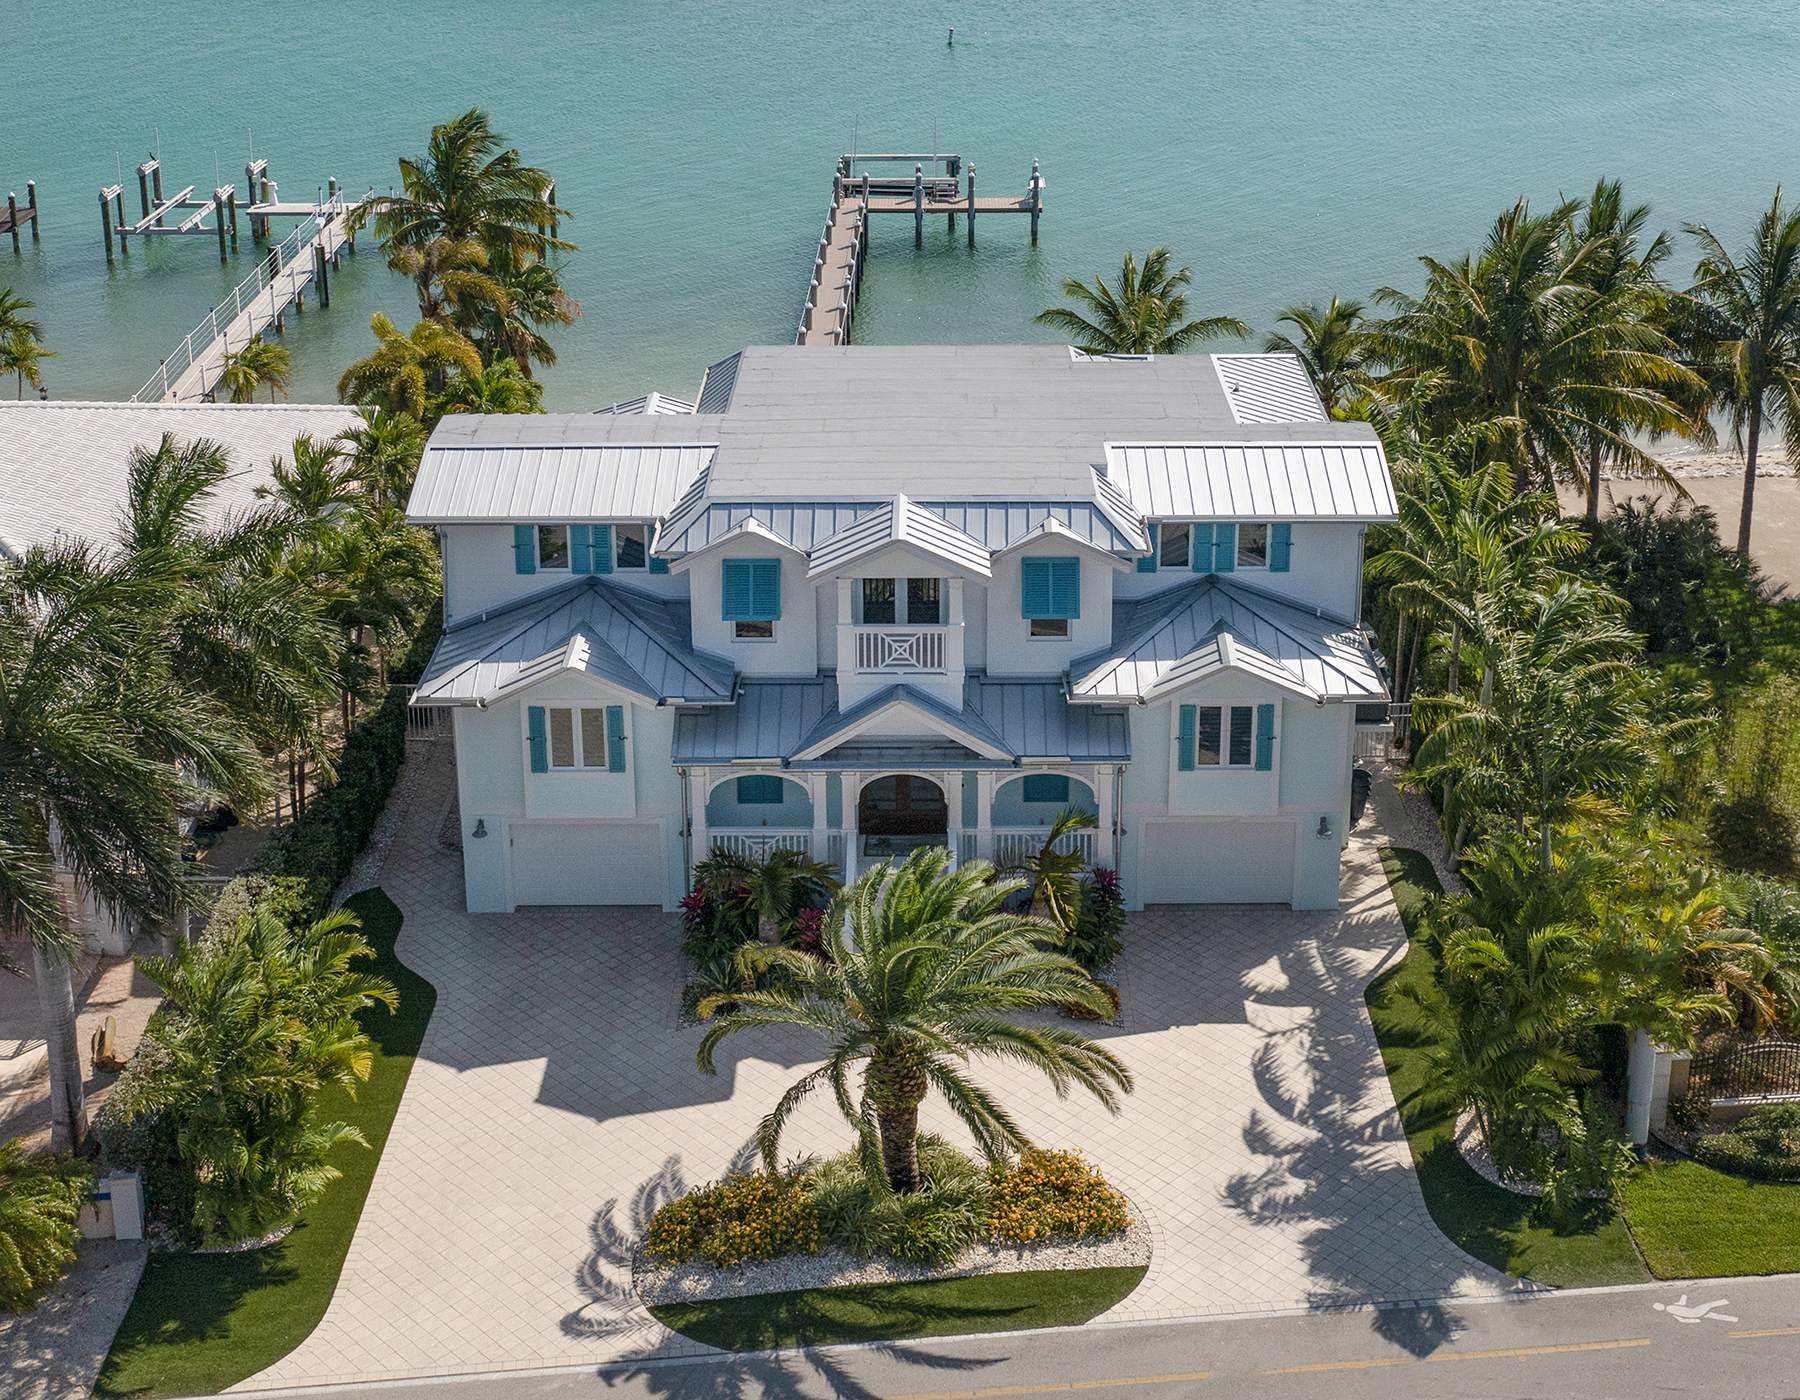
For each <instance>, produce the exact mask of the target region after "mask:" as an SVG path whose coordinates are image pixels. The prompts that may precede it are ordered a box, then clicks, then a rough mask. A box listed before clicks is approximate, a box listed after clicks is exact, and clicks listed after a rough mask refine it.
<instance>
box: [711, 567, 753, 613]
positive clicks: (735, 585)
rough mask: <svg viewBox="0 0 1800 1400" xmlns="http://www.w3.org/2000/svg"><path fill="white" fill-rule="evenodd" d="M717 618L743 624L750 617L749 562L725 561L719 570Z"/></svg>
mask: <svg viewBox="0 0 1800 1400" xmlns="http://www.w3.org/2000/svg"><path fill="white" fill-rule="evenodd" d="M719 616H720V617H721V618H723V619H724V620H725V621H726V622H743V621H746V620H748V618H749V616H750V561H749V560H748V559H727V560H725V562H724V564H723V565H722V566H721V568H720V578H719Z"/></svg>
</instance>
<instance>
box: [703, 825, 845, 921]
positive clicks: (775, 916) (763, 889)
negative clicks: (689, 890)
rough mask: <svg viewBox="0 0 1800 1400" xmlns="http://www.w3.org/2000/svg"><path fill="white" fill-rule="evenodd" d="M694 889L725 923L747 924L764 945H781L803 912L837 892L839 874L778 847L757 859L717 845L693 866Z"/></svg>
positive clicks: (818, 904)
mask: <svg viewBox="0 0 1800 1400" xmlns="http://www.w3.org/2000/svg"><path fill="white" fill-rule="evenodd" d="M694 889H695V890H696V891H697V892H698V893H699V894H700V895H701V896H703V897H704V898H705V899H708V900H710V901H712V902H713V903H714V905H715V906H717V908H718V911H719V913H720V914H721V915H722V916H723V918H724V919H725V920H726V921H727V922H730V923H732V924H734V925H736V926H738V927H743V926H746V925H748V926H749V927H753V928H754V929H755V930H756V936H757V937H758V938H759V939H761V940H762V941H763V942H764V943H770V944H773V943H779V942H780V941H781V939H782V936H783V934H785V933H787V932H788V931H789V930H790V928H791V926H792V924H793V921H794V919H795V917H796V916H797V915H798V914H799V913H800V911H801V910H803V909H814V908H818V907H819V906H821V905H823V904H824V903H826V901H827V900H829V899H830V898H831V896H832V895H834V894H836V893H837V890H838V881H837V875H836V873H835V872H834V871H833V870H832V868H831V867H830V866H829V865H826V864H825V863H824V862H823V861H816V860H813V859H811V858H810V857H808V856H805V855H802V854H801V853H800V852H798V851H790V850H788V849H787V848H786V847H783V846H777V847H775V848H773V849H771V850H768V851H765V852H764V853H763V854H762V855H760V856H753V855H749V854H747V853H746V852H744V851H738V850H730V849H727V848H726V847H724V846H715V847H714V848H713V852H712V854H711V855H709V856H707V857H706V859H705V860H702V861H697V862H696V863H695V865H694Z"/></svg>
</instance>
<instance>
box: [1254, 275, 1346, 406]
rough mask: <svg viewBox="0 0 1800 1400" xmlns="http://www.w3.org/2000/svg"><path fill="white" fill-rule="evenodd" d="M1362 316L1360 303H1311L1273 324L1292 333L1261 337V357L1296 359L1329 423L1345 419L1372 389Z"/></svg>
mask: <svg viewBox="0 0 1800 1400" xmlns="http://www.w3.org/2000/svg"><path fill="white" fill-rule="evenodd" d="M1363 311H1364V307H1363V304H1362V303H1361V302H1360V301H1342V300H1340V299H1339V298H1337V297H1333V298H1332V299H1331V304H1330V305H1329V306H1326V307H1324V308H1323V309H1321V308H1320V307H1319V305H1318V304H1317V303H1316V302H1314V303H1312V304H1310V305H1307V306H1289V307H1285V308H1283V309H1282V311H1281V312H1280V313H1279V314H1278V315H1277V316H1276V317H1275V323H1276V324H1277V325H1288V326H1292V327H1293V334H1288V333H1286V332H1283V331H1270V332H1269V333H1268V335H1266V336H1264V337H1263V347H1262V348H1263V351H1264V353H1265V354H1270V355H1296V356H1298V357H1299V359H1300V363H1301V364H1303V365H1305V366H1306V373H1307V376H1308V377H1309V378H1310V379H1311V380H1312V383H1313V388H1315V389H1317V390H1318V391H1319V399H1320V401H1321V402H1322V403H1323V404H1324V405H1325V411H1326V412H1327V413H1329V414H1330V415H1331V416H1332V417H1333V418H1343V417H1346V416H1348V410H1349V409H1350V408H1351V407H1352V406H1353V405H1354V404H1356V402H1357V401H1358V400H1359V399H1361V398H1363V397H1364V396H1365V395H1367V394H1368V393H1369V392H1370V390H1371V388H1372V387H1373V380H1372V379H1371V377H1370V374H1369V366H1370V363H1371V361H1370V353H1369V352H1370V345H1369V334H1368V328H1367V326H1366V325H1365V324H1364V319H1363Z"/></svg>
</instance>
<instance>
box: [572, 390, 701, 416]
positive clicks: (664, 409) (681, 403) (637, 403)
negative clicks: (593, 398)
mask: <svg viewBox="0 0 1800 1400" xmlns="http://www.w3.org/2000/svg"><path fill="white" fill-rule="evenodd" d="M696 407H697V406H696V405H694V404H691V403H689V402H688V401H687V400H686V399H672V398H670V397H669V396H668V395H667V394H659V393H657V392H656V391H655V390H654V389H652V390H651V391H650V392H649V393H648V394H645V395H644V396H643V397H642V398H636V399H626V400H625V402H624V403H615V404H610V405H608V406H607V407H606V408H596V409H595V410H594V412H595V413H596V414H600V413H610V414H612V415H613V416H614V417H615V418H617V417H620V416H625V415H630V414H634V413H636V414H661V415H670V414H683V413H692V412H694V411H695V409H696Z"/></svg>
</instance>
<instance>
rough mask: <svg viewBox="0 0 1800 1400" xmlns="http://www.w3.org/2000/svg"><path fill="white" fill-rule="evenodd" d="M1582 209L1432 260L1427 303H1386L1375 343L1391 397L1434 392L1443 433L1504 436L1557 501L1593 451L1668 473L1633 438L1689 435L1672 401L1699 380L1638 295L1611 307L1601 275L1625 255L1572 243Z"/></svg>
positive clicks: (1397, 298)
mask: <svg viewBox="0 0 1800 1400" xmlns="http://www.w3.org/2000/svg"><path fill="white" fill-rule="evenodd" d="M1581 207H1582V206H1581V204H1580V202H1579V201H1577V200H1566V201H1564V202H1563V203H1561V204H1559V205H1557V207H1556V208H1555V209H1554V210H1552V211H1551V212H1550V213H1549V214H1545V215H1533V214H1532V212H1531V207H1530V205H1529V204H1528V203H1527V201H1525V200H1520V201H1519V202H1518V203H1517V204H1516V205H1514V206H1513V208H1511V209H1509V210H1508V211H1507V212H1506V213H1504V214H1502V215H1501V216H1500V217H1499V218H1498V219H1497V220H1495V223H1494V227H1493V230H1492V231H1491V232H1490V233H1489V235H1488V240H1487V243H1486V245H1485V246H1484V247H1483V248H1482V250H1481V253H1480V254H1479V255H1478V256H1470V255H1467V254H1465V255H1464V256H1463V257H1462V258H1461V259H1460V260H1459V261H1457V262H1454V263H1442V262H1439V261H1437V260H1436V259H1434V258H1422V259H1420V261H1422V262H1423V263H1424V264H1425V267H1426V270H1427V276H1426V290H1425V294H1424V295H1423V296H1422V297H1412V296H1408V295H1407V294H1406V293H1404V292H1399V291H1396V290H1394V289H1393V288H1392V287H1383V288H1381V289H1380V290H1379V291H1377V292H1376V294H1375V296H1376V299H1377V300H1378V301H1381V302H1383V303H1384V304H1386V305H1389V306H1392V307H1394V308H1395V309H1396V312H1397V314H1396V315H1395V316H1394V317H1392V318H1391V319H1389V320H1388V321H1386V322H1383V323H1382V324H1381V325H1379V326H1378V327H1375V328H1374V329H1373V330H1372V331H1371V348H1372V351H1373V353H1374V354H1375V355H1376V356H1377V357H1379V358H1380V359H1381V360H1383V361H1385V362H1386V363H1387V364H1389V365H1390V366H1392V369H1391V370H1390V372H1389V373H1388V374H1387V375H1386V376H1385V377H1384V379H1383V380H1382V381H1381V382H1382V386H1383V388H1384V389H1386V390H1387V391H1388V392H1390V393H1395V392H1398V393H1403V394H1404V393H1408V392H1410V391H1411V390H1412V389H1413V388H1414V387H1415V386H1417V385H1420V384H1424V383H1429V385H1430V386H1431V397H1432V416H1433V418H1434V420H1435V423H1436V426H1437V428H1438V429H1439V431H1448V430H1450V429H1452V428H1454V427H1457V426H1461V425H1466V424H1472V423H1482V422H1497V423H1500V424H1503V425H1504V427H1505V430H1506V434H1507V438H1508V441H1509V446H1510V454H1511V456H1512V459H1513V461H1514V463H1515V464H1516V466H1517V467H1518V469H1519V473H1520V478H1521V480H1522V481H1524V482H1526V483H1528V484H1529V485H1530V486H1531V487H1532V488H1533V489H1536V490H1545V491H1549V490H1554V489H1555V484H1556V478H1557V476H1558V475H1559V474H1561V475H1564V476H1574V475H1576V474H1577V473H1578V472H1579V471H1580V469H1581V464H1582V463H1583V462H1584V461H1585V460H1586V459H1587V457H1588V455H1589V453H1591V451H1592V450H1593V448H1594V445H1595V444H1599V445H1600V447H1601V448H1602V449H1603V450H1604V451H1606V452H1608V453H1610V454H1611V455H1612V456H1613V457H1615V458H1616V459H1617V460H1619V461H1621V462H1624V463H1627V464H1629V465H1631V466H1633V467H1636V468H1638V469H1641V470H1644V471H1650V472H1655V471H1658V470H1660V468H1659V467H1658V466H1657V463H1656V461H1655V459H1654V458H1652V457H1650V455H1649V454H1648V453H1646V452H1644V450H1643V449H1642V448H1640V447H1638V446H1637V445H1636V444H1635V443H1634V442H1633V441H1632V440H1631V438H1630V437H1629V436H1627V435H1626V433H1625V431H1624V429H1625V428H1642V429H1646V430H1650V431H1680V430H1682V429H1683V428H1685V427H1687V426H1688V424H1689V417H1688V415H1687V414H1686V413H1685V412H1684V411H1683V410H1682V408H1681V405H1680V404H1678V403H1676V402H1675V401H1674V400H1673V399H1672V398H1670V396H1669V391H1670V390H1672V389H1673V390H1679V389H1681V388H1682V387H1684V386H1687V385H1691V384H1692V382H1693V377H1692V375H1691V374H1690V373H1689V372H1688V371H1687V370H1685V369H1684V368H1683V367H1682V366H1681V365H1679V364H1677V363H1676V362H1675V360H1674V359H1673V358H1671V355H1670V353H1669V352H1670V351H1671V350H1672V348H1673V347H1672V345H1671V343H1670V342H1669V340H1668V338H1667V337H1666V336H1664V335H1663V333H1662V332H1661V331H1660V330H1659V329H1658V328H1657V327H1656V325H1655V324H1654V323H1653V318H1652V316H1651V315H1650V310H1651V308H1650V306H1649V305H1648V304H1647V302H1646V299H1645V298H1644V296H1643V295H1642V294H1641V291H1642V289H1641V288H1640V287H1637V286H1636V285H1635V284H1634V285H1632V286H1631V287H1630V288H1629V289H1628V291H1629V294H1627V292H1624V291H1622V292H1619V293H1618V294H1615V295H1607V294H1603V293H1602V292H1601V291H1599V290H1596V288H1595V287H1594V286H1592V285H1590V282H1591V281H1592V280H1593V277H1592V274H1591V272H1590V267H1591V265H1592V264H1593V263H1594V262H1596V261H1598V260H1602V259H1608V258H1613V257H1615V256H1616V255H1617V251H1618V239H1617V237H1616V236H1615V235H1613V234H1607V235H1596V236H1593V237H1588V238H1571V236H1570V232H1571V229H1572V227H1573V225H1574V219H1575V216H1576V215H1577V214H1578V213H1579V212H1580V210H1581Z"/></svg>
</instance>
